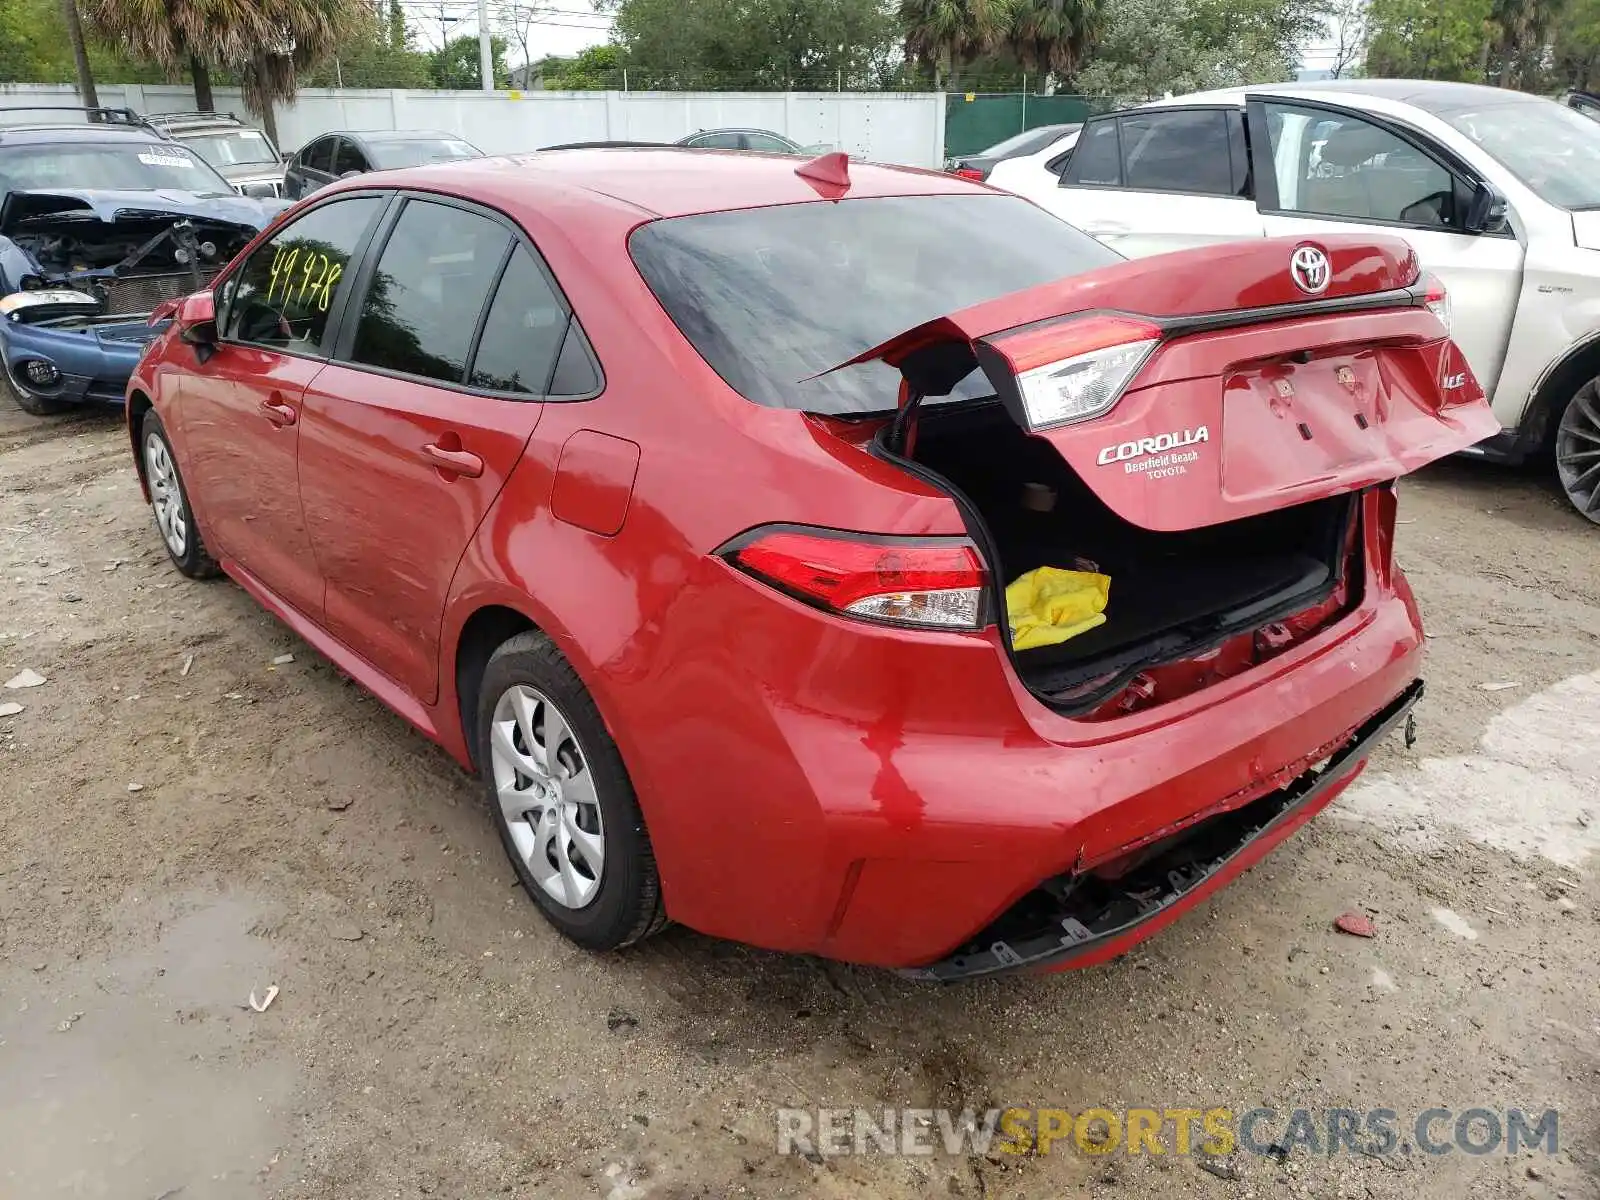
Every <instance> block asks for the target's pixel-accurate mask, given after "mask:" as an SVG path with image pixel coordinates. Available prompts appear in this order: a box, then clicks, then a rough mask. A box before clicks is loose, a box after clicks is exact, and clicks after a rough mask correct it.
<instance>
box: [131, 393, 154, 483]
mask: <svg viewBox="0 0 1600 1200" xmlns="http://www.w3.org/2000/svg"><path fill="white" fill-rule="evenodd" d="M154 407H155V401H154V400H152V399H150V397H149V396H148V395H146V394H145V393H144V392H142V391H140V390H138V389H135V390H133V391H131V392H129V393H128V420H127V426H128V448H129V449H130V450H132V451H133V469H134V470H135V471H137V472H138V473H139V490H140V491H141V492H143V493H144V501H145V503H146V504H148V503H150V479H149V477H148V476H147V475H146V473H145V469H144V455H143V454H141V453H140V452H139V430H140V428H141V427H142V426H143V425H144V415H145V413H147V412H149V411H150V410H151V409H152V408H154Z"/></svg>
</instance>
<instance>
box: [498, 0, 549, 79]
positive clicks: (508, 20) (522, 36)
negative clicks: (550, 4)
mask: <svg viewBox="0 0 1600 1200" xmlns="http://www.w3.org/2000/svg"><path fill="white" fill-rule="evenodd" d="M546 11H548V10H547V9H545V8H542V7H540V6H539V5H538V4H533V3H523V2H522V0H503V3H502V4H501V7H500V28H501V29H502V30H503V31H504V33H505V35H506V40H507V41H509V42H512V43H514V44H515V46H516V48H517V53H518V55H519V56H520V58H521V60H522V62H523V64H524V65H527V66H531V65H532V64H533V49H532V47H533V26H534V23H535V22H536V21H538V19H539V15H540V14H541V13H544V12H546Z"/></svg>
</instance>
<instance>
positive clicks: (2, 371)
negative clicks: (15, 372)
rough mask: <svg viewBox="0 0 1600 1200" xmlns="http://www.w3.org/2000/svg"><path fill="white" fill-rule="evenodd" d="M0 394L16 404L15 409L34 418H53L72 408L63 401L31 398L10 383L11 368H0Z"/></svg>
mask: <svg viewBox="0 0 1600 1200" xmlns="http://www.w3.org/2000/svg"><path fill="white" fill-rule="evenodd" d="M0 392H3V393H4V394H5V395H7V396H10V397H11V398H12V399H13V400H15V401H16V402H17V407H18V408H20V409H21V410H22V411H23V412H25V413H31V414H32V415H33V416H36V417H53V416H55V415H56V414H57V413H63V412H66V411H67V409H69V408H71V407H73V406H72V405H71V404H69V403H68V402H67V401H65V400H51V399H50V398H48V397H45V396H32V395H29V394H28V392H26V391H25V390H23V389H22V388H20V387H18V386H17V385H16V384H15V383H13V382H12V381H11V367H10V366H9V365H5V366H3V367H0Z"/></svg>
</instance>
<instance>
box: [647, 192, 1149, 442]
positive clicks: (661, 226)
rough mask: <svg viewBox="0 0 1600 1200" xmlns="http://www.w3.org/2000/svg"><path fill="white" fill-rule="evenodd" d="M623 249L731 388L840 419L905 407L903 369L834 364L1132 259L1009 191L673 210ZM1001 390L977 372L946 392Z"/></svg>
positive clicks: (931, 400) (772, 404)
mask: <svg viewBox="0 0 1600 1200" xmlns="http://www.w3.org/2000/svg"><path fill="white" fill-rule="evenodd" d="M628 248H629V251H630V253H631V254H632V256H633V261H634V264H635V266H637V267H638V269H639V273H640V275H642V276H643V277H644V280H645V282H646V283H647V284H648V285H649V287H650V290H651V291H652V292H654V293H655V295H656V298H657V299H658V300H660V302H661V306H662V307H663V308H664V309H665V310H666V312H667V315H668V316H670V317H671V318H672V320H673V322H674V324H676V325H677V327H678V328H679V330H681V331H682V333H683V335H684V337H686V338H687V339H688V340H689V342H690V343H692V344H693V345H694V347H695V349H696V350H698V351H699V352H700V355H701V357H703V358H704V359H705V360H706V361H707V362H708V363H709V364H710V365H711V366H712V368H713V369H714V370H715V371H716V372H717V373H718V374H719V375H721V376H722V378H723V379H725V380H726V381H727V382H728V383H729V385H730V386H732V387H733V388H734V390H736V391H738V392H739V393H741V394H742V395H743V396H744V397H745V398H746V399H749V400H753V401H755V402H756V403H757V404H764V405H768V406H770V407H774V408H794V409H804V410H806V411H809V412H819V413H827V414H834V415H837V414H848V413H864V412H883V411H890V410H893V409H894V407H895V399H896V393H897V389H898V387H899V383H900V373H899V371H897V370H895V368H893V367H891V366H889V365H887V364H886V363H882V362H877V361H873V362H867V363H862V364H859V365H857V366H853V367H846V368H844V369H842V370H832V368H834V367H838V366H839V364H840V363H843V362H847V361H849V360H850V359H852V358H854V357H856V356H857V355H859V354H860V353H861V352H862V351H864V350H868V349H870V348H872V347H873V346H876V345H878V344H880V343H882V342H885V341H887V340H888V339H889V338H891V337H893V336H894V335H895V334H898V333H903V332H905V331H906V330H908V329H912V328H914V327H915V326H918V325H921V324H922V323H923V322H924V321H930V320H932V319H933V318H935V317H940V316H944V315H945V314H947V313H952V312H955V311H957V310H959V309H962V308H966V307H968V306H969V305H973V304H978V303H980V302H982V301H984V300H992V299H994V298H995V297H996V296H1003V295H1006V294H1007V293H1009V292H1015V291H1020V290H1021V289H1023V288H1029V287H1036V286H1038V285H1040V284H1044V283H1049V282H1052V281H1054V280H1058V279H1063V278H1065V277H1067V276H1070V275H1077V274H1080V273H1081V272H1084V271H1089V270H1093V269H1094V268H1096V267H1103V266H1107V265H1109V264H1111V263H1115V262H1120V261H1122V259H1121V256H1120V255H1118V254H1117V253H1116V252H1115V251H1113V250H1108V249H1107V248H1106V247H1104V246H1102V245H1101V244H1100V243H1099V242H1097V241H1095V240H1094V239H1093V238H1091V237H1089V235H1088V234H1086V233H1083V232H1081V231H1080V230H1078V229H1074V228H1073V227H1072V226H1071V225H1068V224H1067V223H1066V222H1065V221H1061V220H1058V219H1057V218H1055V217H1053V216H1051V215H1050V214H1049V213H1047V212H1045V211H1044V210H1043V209H1041V208H1039V207H1037V206H1036V205H1033V204H1030V203H1029V202H1028V201H1026V200H1022V199H1019V198H1018V197H1015V196H1005V195H951V196H883V197H874V198H863V199H859V200H842V201H839V202H837V203H827V202H821V201H818V202H815V203H808V204H786V205H775V206H772V207H769V208H749V209H735V210H732V211H729V212H720V213H703V214H699V215H696V216H687V217H673V218H669V219H665V220H658V221H652V222H650V223H649V224H646V225H643V226H640V227H639V228H638V229H637V230H635V231H634V233H633V235H632V236H631V237H630V238H629V241H628ZM975 389H982V390H975ZM992 390H993V389H991V388H987V386H986V384H985V383H984V382H983V376H982V372H977V371H975V372H973V373H972V375H970V376H969V377H968V379H967V380H965V381H963V383H962V385H961V386H960V387H959V388H957V390H956V392H955V393H954V394H953V396H952V397H951V399H963V398H971V397H973V396H974V395H988V394H990V393H991V392H992ZM938 402H942V398H940V399H937V400H936V399H935V398H933V397H930V398H929V400H928V403H938Z"/></svg>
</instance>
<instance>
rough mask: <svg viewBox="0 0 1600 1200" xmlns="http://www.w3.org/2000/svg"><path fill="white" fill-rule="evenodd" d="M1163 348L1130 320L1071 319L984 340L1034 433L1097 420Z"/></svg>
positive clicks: (1147, 327)
mask: <svg viewBox="0 0 1600 1200" xmlns="http://www.w3.org/2000/svg"><path fill="white" fill-rule="evenodd" d="M1160 343H1161V330H1160V328H1159V327H1158V326H1156V325H1153V324H1151V323H1150V322H1148V321H1140V320H1135V319H1133V318H1131V317H1111V316H1090V317H1074V318H1069V319H1067V320H1063V321H1055V322H1051V323H1049V324H1045V325H1034V326H1030V327H1027V328H1025V329H1023V330H1021V331H1018V332H1016V333H1010V334H1005V333H1002V334H996V335H995V336H993V337H990V338H985V339H983V342H982V343H981V349H983V350H987V351H988V352H989V353H992V354H997V355H999V356H1000V358H1001V359H1002V360H1003V361H1004V365H1005V367H1006V368H1007V369H1008V370H1009V372H1010V374H1011V375H1012V377H1013V378H1015V380H1016V382H1017V390H1018V392H1019V393H1020V398H1021V400H1022V409H1023V415H1024V416H1025V417H1026V418H1027V422H1028V427H1029V429H1032V430H1040V429H1049V428H1051V427H1052V426H1055V425H1066V424H1069V423H1071V422H1073V421H1083V420H1087V419H1088V418H1090V417H1098V416H1100V415H1101V414H1102V413H1104V412H1106V411H1107V410H1108V409H1110V408H1111V406H1112V405H1114V404H1115V403H1116V402H1117V400H1118V399H1119V398H1120V397H1121V396H1122V392H1123V390H1124V389H1125V388H1126V387H1127V386H1128V384H1129V383H1130V382H1132V380H1133V377H1134V376H1135V375H1137V374H1138V373H1139V368H1141V367H1142V366H1144V364H1145V363H1146V362H1147V361H1148V360H1149V358H1150V355H1151V354H1152V353H1153V352H1154V351H1155V348H1156V347H1157V346H1158V345H1160Z"/></svg>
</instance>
